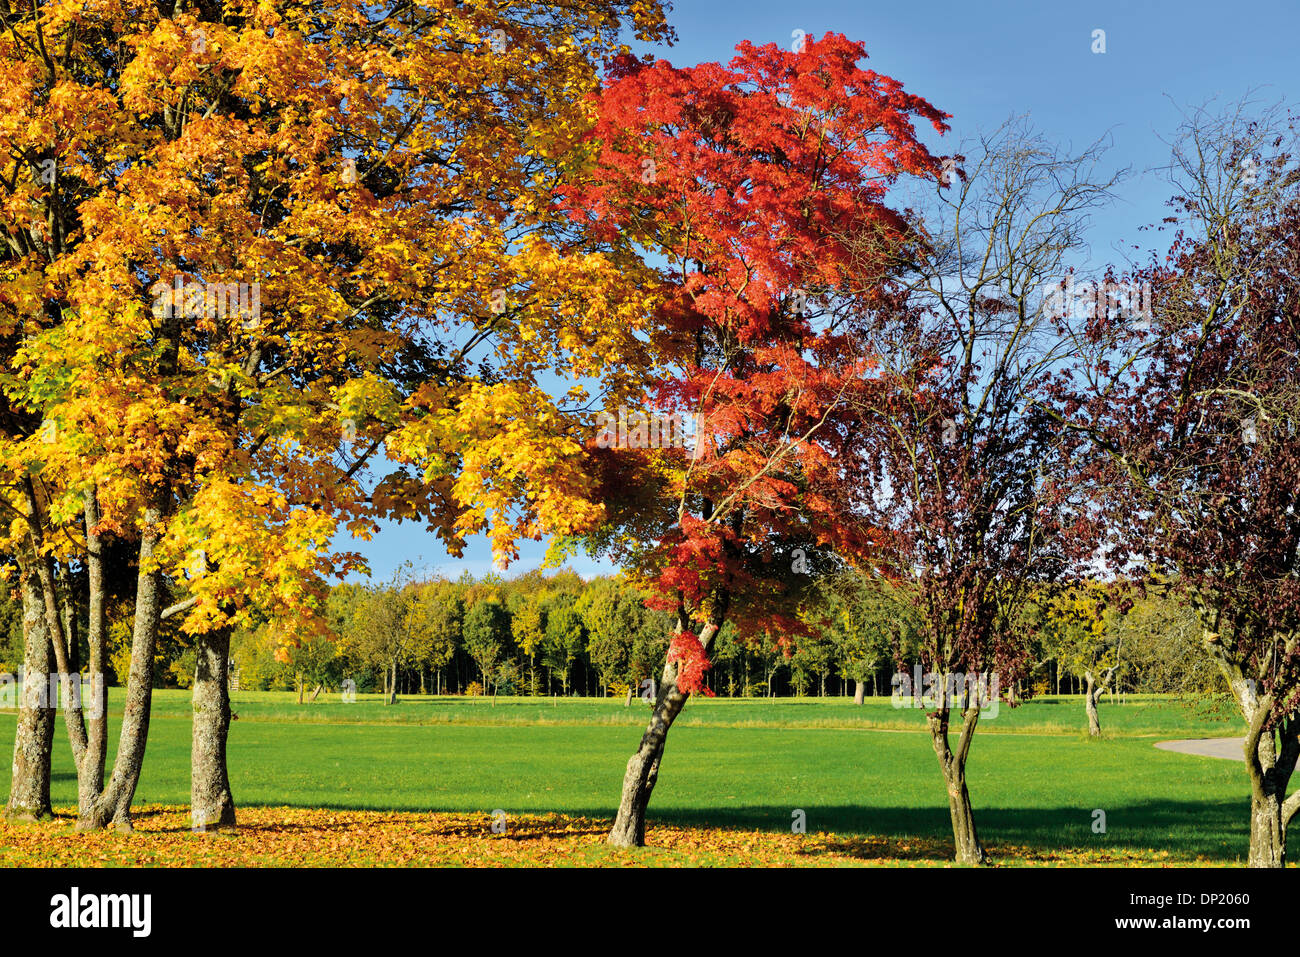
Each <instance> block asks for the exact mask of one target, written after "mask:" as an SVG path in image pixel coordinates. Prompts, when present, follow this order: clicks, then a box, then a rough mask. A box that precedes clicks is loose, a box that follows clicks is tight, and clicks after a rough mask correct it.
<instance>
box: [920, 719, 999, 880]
mask: <svg viewBox="0 0 1300 957" xmlns="http://www.w3.org/2000/svg"><path fill="white" fill-rule="evenodd" d="M949 717H950V710H949V708H948V707H947V706H946V705H945V706H943V707H941V708H939V709H937V710H936V711H935V712H934V713H933V714H930V715H928V716H927V718H928V721H929V726H930V738H931V740H932V742H933V743H934V751H935V754H937V755H938V757H939V768H940V770H941V771H942V772H943V779H944V784H945V785H946V787H947V790H948V814H949V817H951V819H952V838H953V843H954V845H955V846H956V860H957V863H959V864H987V863H988V861H989V857H988V854H987V853H985V851H984V846H983V845H982V844H980V839H979V833H978V831H976V829H975V814H974V811H973V810H972V809H971V803H970V791H969V790H967V787H966V759H967V758H968V757H969V756H970V746H971V739H972V738H973V736H974V734H975V726H976V725H977V724H978V723H979V717H980V709H979V708H978V707H968V708H966V709H965V710H964V711H963V712H962V726H961V735H960V737H959V738H958V742H957V750H956V751H954V750H953V749H952V748H951V747H950V746H949V740H948V722H949Z"/></svg>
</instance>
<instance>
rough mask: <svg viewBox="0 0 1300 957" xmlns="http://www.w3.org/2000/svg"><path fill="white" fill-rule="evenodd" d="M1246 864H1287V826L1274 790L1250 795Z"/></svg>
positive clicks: (1258, 865) (1255, 865)
mask: <svg viewBox="0 0 1300 957" xmlns="http://www.w3.org/2000/svg"><path fill="white" fill-rule="evenodd" d="M1246 866H1247V867H1285V866H1286V827H1285V826H1284V824H1283V821H1282V801H1281V799H1280V798H1279V797H1278V796H1277V795H1276V794H1259V793H1256V794H1252V795H1251V798H1250V856H1249V857H1248V858H1247V860H1246Z"/></svg>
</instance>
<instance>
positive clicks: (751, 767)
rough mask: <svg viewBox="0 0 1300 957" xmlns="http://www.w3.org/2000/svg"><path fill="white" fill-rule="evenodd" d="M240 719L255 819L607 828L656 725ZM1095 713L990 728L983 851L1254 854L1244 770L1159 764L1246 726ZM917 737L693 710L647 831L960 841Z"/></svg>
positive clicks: (831, 710) (1034, 708) (58, 787)
mask: <svg viewBox="0 0 1300 957" xmlns="http://www.w3.org/2000/svg"><path fill="white" fill-rule="evenodd" d="M119 702H120V695H114V697H113V699H112V704H116V703H119ZM112 704H111V705H110V712H112V711H114V710H115V708H113V707H112ZM234 707H235V710H236V711H237V712H238V714H239V720H238V721H236V722H235V723H234V724H233V725H232V728H231V735H230V771H231V781H232V788H233V790H234V793H235V797H236V800H237V802H238V803H240V804H242V805H245V806H252V805H267V806H283V805H292V806H300V807H326V808H339V809H380V810H409V811H430V810H434V811H456V812H491V811H493V810H495V809H497V808H501V809H503V810H506V811H507V812H510V813H530V812H536V813H547V812H562V813H566V814H577V815H584V816H594V817H607V816H609V815H610V814H611V813H612V810H613V808H614V806H615V805H616V804H617V799H618V790H619V784H620V781H621V778H622V771H623V766H624V764H625V763H626V760H627V758H628V756H629V755H630V754H631V752H632V750H633V749H634V748H635V746H636V742H637V740H638V739H639V736H640V732H641V726H642V725H643V723H644V721H645V717H646V709H645V706H644V705H641V704H639V703H638V704H637V705H636V706H634V707H633V708H631V709H629V708H625V707H624V706H623V704H622V702H621V701H617V702H616V701H591V700H582V699H567V700H559V701H555V702H552V701H549V700H548V701H537V700H536V699H532V700H530V699H499V700H498V701H497V703H496V705H495V707H494V706H493V705H492V704H491V703H490V701H488V700H474V699H468V700H467V699H463V698H436V699H435V698H416V697H412V698H407V699H404V700H403V702H402V703H401V704H399V705H398V706H396V707H392V708H390V707H386V706H384V705H383V704H382V702H381V701H380V700H379V699H378V698H371V697H369V696H361V700H359V701H358V702H356V703H354V704H343V703H342V702H340V701H339V696H338V695H337V694H334V695H331V696H329V697H328V698H327V697H326V696H324V695H322V697H321V699H320V700H318V701H317V702H316V703H315V704H311V705H303V706H301V707H300V706H299V705H297V704H296V698H295V696H293V695H289V694H277V693H242V694H237V695H236V696H235V702H234ZM188 708H189V702H188V697H187V694H186V693H184V692H175V691H170V692H159V693H157V694H156V697H155V711H154V720H153V723H152V725H151V729H150V740H149V751H148V756H147V758H146V762H145V769H144V775H143V780H142V781H141V784H140V788H139V790H138V791H137V794H136V801H137V803H139V804H170V805H175V804H185V803H187V802H188V797H189V731H190V728H189V720H188ZM1081 712H1082V707H1081V704H1080V700H1079V699H1077V698H1063V699H1056V698H1048V699H1043V700H1039V701H1035V702H1032V703H1030V704H1026V705H1023V706H1021V707H1019V708H1016V709H1008V708H1005V707H1004V708H1003V709H1002V710H1001V712H1000V714H999V715H998V717H997V718H996V719H993V720H990V721H987V722H984V723H982V724H981V731H980V733H979V735H978V737H977V739H976V742H975V745H974V749H973V752H972V757H971V763H970V768H969V772H970V788H971V793H972V796H973V799H974V802H975V807H976V814H977V820H978V823H979V826H980V827H981V829H982V832H983V836H984V837H985V839H986V840H987V841H990V842H992V843H998V842H1006V843H1011V844H1023V845H1029V846H1032V847H1043V848H1064V849H1070V848H1077V849H1079V850H1088V849H1100V848H1103V847H1110V848H1127V847H1132V848H1143V849H1147V848H1149V849H1156V850H1162V851H1167V852H1169V853H1170V854H1171V855H1172V856H1174V857H1176V858H1188V857H1195V856H1205V857H1210V858H1213V859H1218V860H1227V861H1232V860H1236V859H1238V858H1240V857H1242V856H1244V853H1245V848H1246V806H1247V802H1246V795H1247V784H1246V779H1245V773H1244V770H1243V768H1242V766H1241V765H1240V764H1238V763H1236V762H1231V761H1224V760H1217V759H1211V758H1197V757H1190V756H1185V755H1178V754H1171V753H1167V752H1164V751H1159V750H1157V749H1155V748H1154V747H1153V742H1154V741H1156V740H1161V739H1162V738H1175V737H1209V736H1218V735H1232V734H1240V733H1241V728H1240V722H1239V721H1236V720H1233V719H1232V718H1231V717H1230V716H1229V715H1226V714H1217V715H1216V714H1211V713H1207V712H1205V711H1204V710H1203V709H1201V710H1197V709H1193V708H1190V707H1188V706H1187V705H1185V704H1183V703H1180V702H1177V701H1172V700H1168V699H1159V698H1144V699H1137V700H1134V699H1130V703H1128V704H1125V705H1122V706H1120V705H1114V706H1112V705H1110V704H1109V702H1107V703H1106V704H1104V705H1103V708H1102V720H1103V724H1104V725H1105V726H1106V728H1107V730H1108V736H1107V737H1106V738H1104V739H1102V740H1099V741H1090V740H1088V739H1087V737H1086V735H1084V734H1082V733H1081V732H1080V730H1079V728H1080V725H1081V724H1082V713H1081ZM13 728H14V716H13V713H12V712H9V713H4V714H0V748H5V749H11V748H12V746H13V740H12V736H13ZM885 728H897V729H900V730H893V731H891V730H882V729H885ZM920 731H921V715H920V714H919V713H917V712H914V711H909V710H896V709H894V708H892V707H891V706H890V703H889V700H888V699H878V700H876V701H870V702H869V703H868V704H867V705H866V706H864V707H861V708H858V707H855V706H854V705H853V704H852V703H851V702H845V701H841V700H840V699H829V700H828V699H802V700H782V699H778V700H775V701H768V700H757V701H756V700H705V701H700V700H692V701H691V702H690V703H689V704H688V705H687V708H686V710H685V711H684V712H683V715H682V717H681V719H680V720H679V722H678V724H677V725H676V726H675V727H674V729H673V732H672V735H671V737H670V739H669V744H668V751H667V754H666V757H665V760H664V763H663V768H662V772H661V776H660V781H659V786H658V788H657V789H656V791H655V797H654V803H653V804H652V806H651V814H652V817H655V818H657V819H659V820H661V821H666V822H672V823H679V824H700V825H705V824H707V825H711V826H716V827H731V826H736V827H745V828H756V829H771V830H774V831H785V832H786V833H788V832H789V828H790V820H791V814H792V812H793V811H794V810H795V809H802V810H804V811H805V812H806V814H807V826H808V830H809V831H810V832H811V831H829V832H835V833H841V834H875V835H881V834H885V835H891V836H900V837H901V836H906V837H922V838H945V837H946V836H948V834H949V833H950V832H949V823H948V815H947V808H946V804H945V801H944V792H943V787H942V784H941V779H940V777H939V771H938V767H937V763H936V760H935V757H934V753H933V751H932V750H931V747H930V742H929V739H928V737H927V736H926V735H925V734H924V733H918V732H920ZM986 732H987V733H986ZM58 735H59V737H58V739H57V740H58V744H57V759H56V767H55V775H54V801H55V804H56V805H63V806H69V805H71V804H73V803H74V794H75V778H74V775H73V769H72V765H71V758H70V755H69V753H68V749H67V741H66V734H65V732H64V730H63V726H62V722H61V720H60V723H59V726H58ZM111 744H112V745H116V738H115V736H114V737H113V739H112V741H111ZM7 764H8V762H3V765H4V766H6V767H4V770H2V771H0V787H2V788H4V789H5V791H6V792H7V789H8V777H9V771H8V769H7ZM1094 809H1101V810H1104V811H1105V812H1106V824H1107V830H1106V833H1105V834H1095V833H1093V831H1092V823H1093V818H1094V816H1093V811H1094Z"/></svg>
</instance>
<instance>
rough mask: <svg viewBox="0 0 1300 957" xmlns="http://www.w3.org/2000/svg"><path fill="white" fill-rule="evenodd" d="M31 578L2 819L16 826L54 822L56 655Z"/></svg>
mask: <svg viewBox="0 0 1300 957" xmlns="http://www.w3.org/2000/svg"><path fill="white" fill-rule="evenodd" d="M39 591H40V585H39V583H38V581H37V580H36V575H35V573H34V572H29V573H28V574H25V575H24V576H23V643H24V650H23V680H22V688H21V691H20V694H21V698H19V701H18V726H17V729H16V730H15V734H14V763H13V777H12V779H11V782H10V785H9V804H8V806H7V808H6V811H5V814H6V816H7V817H9V818H13V819H16V820H43V819H46V818H49V817H52V816H53V813H54V812H53V808H51V806H50V759H51V757H52V755H53V752H54V723H55V716H54V710H55V704H56V703H55V702H53V701H51V700H50V669H51V668H52V667H53V665H54V654H53V651H52V649H51V648H50V636H49V630H48V627H47V626H46V623H45V605H44V598H43V597H42V596H41V595H40V594H39Z"/></svg>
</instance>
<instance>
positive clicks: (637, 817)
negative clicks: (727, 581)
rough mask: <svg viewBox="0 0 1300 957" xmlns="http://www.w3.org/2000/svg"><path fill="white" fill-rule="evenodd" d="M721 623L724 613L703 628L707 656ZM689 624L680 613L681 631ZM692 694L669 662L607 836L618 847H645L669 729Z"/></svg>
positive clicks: (625, 778)
mask: <svg viewBox="0 0 1300 957" xmlns="http://www.w3.org/2000/svg"><path fill="white" fill-rule="evenodd" d="M721 624H722V616H721V614H719V615H718V616H717V617H716V619H715V620H714V621H712V622H710V623H709V624H708V625H706V626H705V627H704V629H703V630H702V631H701V634H700V643H701V644H702V645H703V646H704V653H705V654H706V655H707V654H708V652H709V649H710V647H711V646H712V644H713V639H714V637H715V636H716V635H717V633H718V629H719V628H720V627H721ZM685 627H686V622H685V621H684V616H682V615H681V614H680V613H679V617H678V631H679V632H680V631H682V630H684V629H685ZM689 697H690V694H689V693H688V692H685V691H682V690H681V689H680V688H678V687H677V663H676V662H665V664H664V670H663V676H662V678H661V680H660V684H659V694H658V697H656V699H655V706H654V711H653V712H652V713H651V715H650V724H649V725H648V726H647V727H646V730H645V734H643V735H642V736H641V744H640V745H639V746H638V747H637V750H636V753H635V754H633V755H632V757H631V758H630V759H629V760H628V762H627V771H626V772H625V773H624V775H623V793H622V796H621V798H620V800H619V805H618V814H617V815H616V816H615V818H614V827H613V828H612V829H611V830H610V832H609V837H608V838H607V840H608V842H609V843H610V844H612V845H614V846H615V847H644V846H645V819H646V809H647V808H648V807H649V805H650V795H651V794H652V793H653V792H654V788H655V784H656V783H657V782H658V780H659V763H660V761H661V760H662V759H663V754H664V744H665V743H666V741H667V739H668V729H669V728H671V727H672V725H673V722H674V721H676V720H677V716H678V715H679V714H681V711H682V707H683V706H684V705H685V704H686V699H687V698H689Z"/></svg>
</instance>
